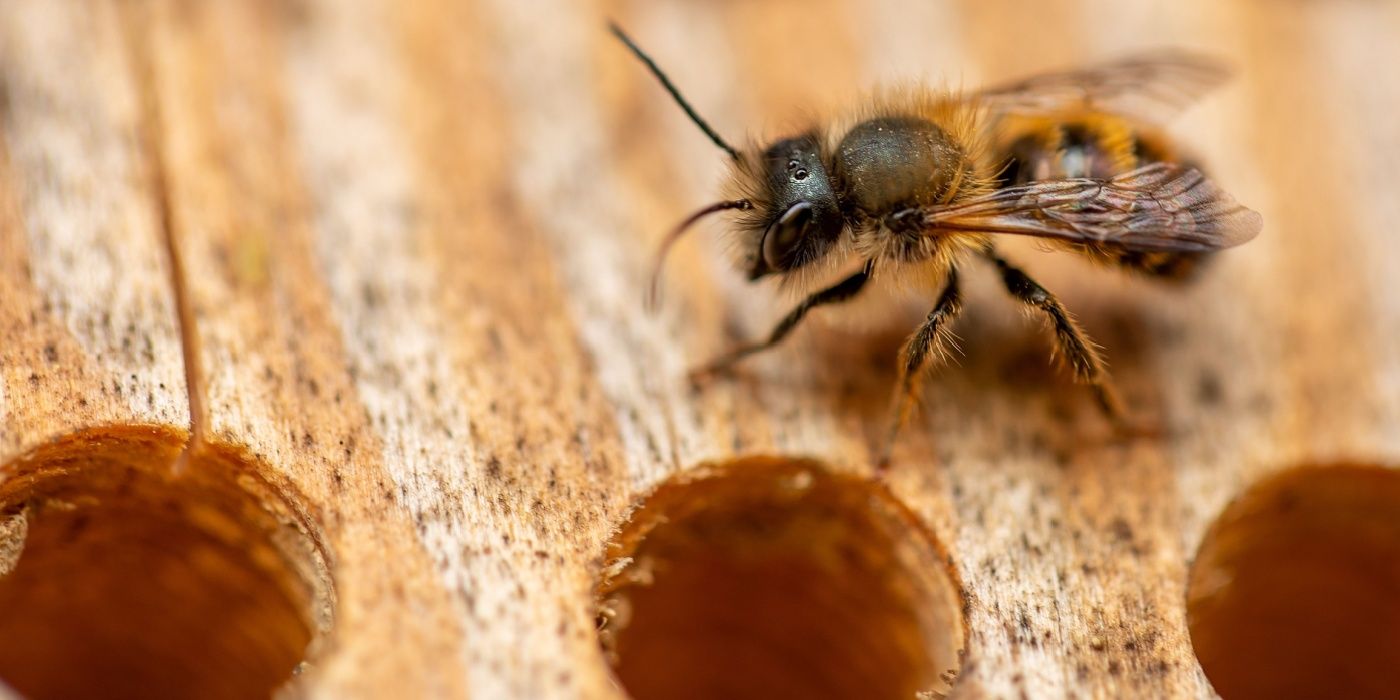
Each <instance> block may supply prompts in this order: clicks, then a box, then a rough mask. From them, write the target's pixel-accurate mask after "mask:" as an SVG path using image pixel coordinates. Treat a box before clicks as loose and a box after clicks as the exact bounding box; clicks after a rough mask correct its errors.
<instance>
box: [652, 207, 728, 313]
mask: <svg viewBox="0 0 1400 700" xmlns="http://www.w3.org/2000/svg"><path fill="white" fill-rule="evenodd" d="M751 208H753V202H750V201H749V200H747V199H736V200H732V201H727V202H716V203H715V204H711V205H710V206H708V207H705V208H704V209H701V210H700V211H697V212H695V213H694V214H691V215H690V216H688V217H686V219H685V221H682V222H681V223H680V225H678V226H676V227H675V228H673V229H671V232H670V233H668V234H666V238H664V239H662V241H661V245H660V246H658V247H657V249H656V260H655V261H654V262H653V263H652V266H651V283H650V284H649V285H647V296H646V300H645V304H646V308H647V310H648V311H654V310H655V309H656V304H657V299H658V298H659V297H660V296H661V269H662V266H663V265H664V264H665V262H666V253H668V252H670V250H671V246H673V245H675V244H676V241H677V240H679V239H680V237H681V234H683V233H685V232H686V229H688V228H690V227H691V225H693V224H694V223H695V222H697V221H699V220H701V219H703V218H705V217H707V216H709V215H710V214H713V213H715V212H718V211H724V210H726V209H751Z"/></svg>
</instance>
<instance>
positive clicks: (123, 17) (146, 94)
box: [117, 3, 207, 474]
mask: <svg viewBox="0 0 1400 700" xmlns="http://www.w3.org/2000/svg"><path fill="white" fill-rule="evenodd" d="M141 7H142V6H141V5H139V4H137V3H119V4H118V6H117V13H118V15H120V18H119V21H120V24H121V34H122V39H123V41H124V42H125V44H126V53H127V57H128V60H129V61H130V62H131V71H132V80H133V82H134V84H135V86H136V93H137V100H138V104H139V114H140V119H139V122H138V124H137V138H138V139H139V142H140V144H141V150H142V154H143V155H144V156H145V159H146V162H147V168H148V170H147V174H148V176H149V178H150V183H151V192H152V198H153V199H154V204H155V209H156V216H157V225H158V226H159V228H160V235H161V238H162V241H163V243H164V245H165V252H166V255H167V257H168V258H169V261H170V284H171V290H172V292H173V294H174V297H175V313H176V322H177V324H178V325H179V331H180V351H181V355H182V360H183V363H184V370H185V393H186V397H187V399H188V401H189V412H190V435H189V439H188V440H187V441H186V442H185V445H184V447H183V448H182V449H181V450H180V454H179V456H177V457H176V458H175V461H174V462H173V464H172V466H171V469H172V471H174V472H175V473H177V474H178V473H181V472H183V471H184V470H185V468H186V466H187V465H188V464H189V459H190V453H191V452H192V451H194V450H195V449H197V448H199V447H200V446H201V445H203V444H204V432H205V425H206V423H207V414H206V409H205V402H204V377H203V372H202V371H201V368H200V362H199V357H200V352H199V331H198V328H197V327H196V320H195V313H194V308H193V306H192V303H191V301H190V297H189V291H188V289H187V288H186V285H185V265H184V258H183V256H182V255H181V251H180V244H179V241H178V239H177V236H176V232H175V222H174V213H173V210H172V206H171V196H170V180H169V175H168V173H167V172H166V164H165V148H164V144H163V142H162V140H161V134H162V133H164V130H163V120H162V115H161V108H160V98H159V96H158V95H157V94H156V80H155V66H154V64H153V59H152V56H151V37H150V34H149V32H148V31H147V30H146V29H145V28H146V27H148V26H150V24H149V22H148V21H147V20H148V18H146V17H143V16H141V12H140V8H141Z"/></svg>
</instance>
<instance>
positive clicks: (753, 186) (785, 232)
mask: <svg viewBox="0 0 1400 700" xmlns="http://www.w3.org/2000/svg"><path fill="white" fill-rule="evenodd" d="M735 170H736V172H735V181H736V186H737V187H738V188H739V189H740V190H742V191H745V192H747V193H748V196H747V197H746V198H745V199H746V200H747V201H751V202H752V204H753V206H752V208H751V209H750V210H749V211H750V213H749V214H747V215H745V216H743V217H741V218H740V221H739V225H740V226H741V227H742V228H743V229H744V232H745V233H746V234H747V235H746V238H745V241H744V246H745V253H746V255H747V266H748V274H749V279H751V280H756V279H758V278H760V277H763V276H764V275H768V274H773V273H778V274H782V273H786V272H791V271H793V270H796V269H798V268H801V267H802V266H804V265H807V264H808V263H811V262H813V261H815V260H819V259H821V257H822V256H823V255H824V254H825V253H826V252H827V251H828V249H830V247H831V246H832V245H833V244H834V243H836V241H837V239H838V238H839V237H840V235H841V230H842V228H844V226H845V222H844V220H843V218H842V216H841V207H840V206H839V205H838V204H837V201H836V193H835V191H834V190H833V189H832V187H831V178H830V177H829V175H828V174H827V171H826V166H825V165H823V164H822V158H821V153H820V144H819V141H818V140H817V137H816V135H815V134H810V133H809V134H802V135H800V136H794V137H792V138H786V139H782V140H780V141H777V142H774V143H773V144H772V145H770V146H768V147H767V148H764V149H763V150H762V151H761V152H759V153H757V154H756V155H753V156H750V157H747V158H743V159H740V160H739V161H737V162H736V164H735Z"/></svg>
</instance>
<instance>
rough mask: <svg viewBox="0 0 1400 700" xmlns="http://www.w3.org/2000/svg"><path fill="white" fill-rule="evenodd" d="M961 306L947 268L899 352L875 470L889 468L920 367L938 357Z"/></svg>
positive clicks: (916, 388)
mask: <svg viewBox="0 0 1400 700" xmlns="http://www.w3.org/2000/svg"><path fill="white" fill-rule="evenodd" d="M961 310H962V294H961V293H960V292H959V290H958V273H957V270H949V271H948V283H947V286H945V287H944V288H943V294H942V295H940V296H939V298H938V303H937V304H935V305H934V307H933V310H932V311H930V312H929V314H928V317H927V318H925V319H924V322H923V324H922V325H920V326H919V329H918V330H916V331H914V334H913V335H911V336H909V340H908V341H906V342H905V344H904V350H903V351H902V352H901V353H900V363H899V380H898V383H897V386H896V388H895V394H894V408H893V410H892V411H891V416H890V426H889V432H888V433H886V435H885V444H884V445H883V446H882V447H881V450H880V458H879V460H878V461H876V463H875V471H876V473H877V474H883V473H884V472H885V470H887V469H889V466H890V459H891V457H892V456H893V453H894V445H895V440H896V439H898V437H899V431H900V430H901V429H902V428H903V427H904V424H905V423H906V422H907V421H908V420H909V412H910V410H911V409H912V408H913V407H914V400H915V399H916V398H917V397H918V394H919V386H920V385H921V383H922V380H923V376H924V370H925V369H926V368H927V366H928V362H929V360H930V359H931V358H942V357H943V356H944V355H945V353H946V350H947V346H948V345H949V344H950V337H951V333H950V332H949V331H948V324H949V323H950V322H951V321H952V320H953V319H954V318H956V317H957V315H958V312H960V311H961Z"/></svg>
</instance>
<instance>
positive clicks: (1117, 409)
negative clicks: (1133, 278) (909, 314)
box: [985, 247, 1153, 434]
mask: <svg viewBox="0 0 1400 700" xmlns="http://www.w3.org/2000/svg"><path fill="white" fill-rule="evenodd" d="M985 254H986V256H987V257H988V258H989V259H990V260H991V261H992V262H994V263H996V266H997V269H998V270H999V271H1000V272H1001V281H1002V284H1004V285H1005V286H1006V291H1007V292H1009V293H1010V294H1011V296H1013V297H1015V298H1016V300H1017V301H1020V302H1021V303H1022V304H1025V305H1026V306H1029V307H1031V308H1032V309H1035V310H1037V311H1040V312H1041V313H1043V314H1045V316H1046V318H1047V319H1048V320H1049V321H1050V325H1051V327H1052V328H1054V330H1055V343H1056V346H1057V347H1058V348H1059V352H1060V355H1061V356H1062V357H1063V358H1064V359H1065V361H1066V362H1068V363H1069V366H1070V369H1071V370H1072V371H1073V372H1074V377H1075V379H1076V380H1078V381H1080V382H1082V383H1084V384H1088V385H1089V386H1090V388H1092V389H1093V391H1094V398H1095V399H1097V400H1098V404H1099V408H1101V409H1102V410H1103V412H1104V415H1105V416H1107V417H1108V419H1109V420H1110V421H1112V422H1113V424H1114V426H1115V427H1116V428H1117V429H1118V430H1119V431H1121V432H1123V433H1125V434H1139V433H1145V432H1153V431H1148V430H1144V429H1143V427H1142V426H1138V425H1135V424H1132V423H1131V422H1129V420H1128V416H1127V412H1126V411H1125V410H1124V408H1123V402H1122V401H1121V400H1120V399H1119V398H1118V392H1116V391H1114V389H1113V384H1112V383H1111V382H1110V380H1109V377H1108V369H1107V368H1106V367H1105V366H1104V361H1103V358H1102V357H1100V356H1099V348H1098V346H1097V345H1095V344H1094V341H1092V340H1090V339H1089V336H1088V335H1086V334H1085V333H1084V329H1082V328H1080V327H1079V324H1078V323H1076V322H1075V320H1074V317H1073V316H1070V314H1069V312H1068V311H1066V310H1065V307H1064V305H1063V304H1061V303H1060V300H1059V299H1056V298H1055V295H1054V294H1051V293H1050V292H1049V291H1048V290H1046V289H1045V288H1044V287H1042V286H1040V283H1039V282H1036V281H1035V280H1033V279H1031V277H1030V275H1027V274H1026V273H1025V272H1023V271H1021V269H1020V268H1018V267H1016V266H1014V265H1012V264H1011V263H1009V262H1007V261H1006V259H1005V258H1002V257H1001V256H999V255H997V253H996V251H995V250H993V249H991V248H990V247H989V248H987V249H986V251H985Z"/></svg>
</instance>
